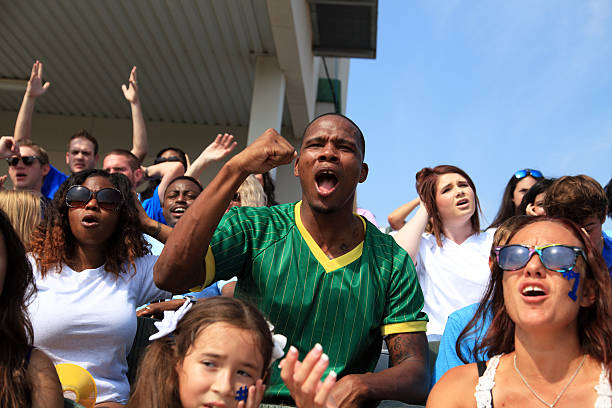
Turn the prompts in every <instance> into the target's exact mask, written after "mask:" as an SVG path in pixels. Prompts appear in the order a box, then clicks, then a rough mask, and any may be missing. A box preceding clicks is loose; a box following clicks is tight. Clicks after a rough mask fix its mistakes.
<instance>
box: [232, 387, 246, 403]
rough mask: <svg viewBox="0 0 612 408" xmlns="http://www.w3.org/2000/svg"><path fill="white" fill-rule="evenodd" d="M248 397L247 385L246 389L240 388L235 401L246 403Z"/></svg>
mask: <svg viewBox="0 0 612 408" xmlns="http://www.w3.org/2000/svg"><path fill="white" fill-rule="evenodd" d="M248 396H249V387H247V386H246V385H245V386H244V387H240V388H238V391H236V397H235V398H234V399H235V400H236V401H244V402H246V400H247V397H248Z"/></svg>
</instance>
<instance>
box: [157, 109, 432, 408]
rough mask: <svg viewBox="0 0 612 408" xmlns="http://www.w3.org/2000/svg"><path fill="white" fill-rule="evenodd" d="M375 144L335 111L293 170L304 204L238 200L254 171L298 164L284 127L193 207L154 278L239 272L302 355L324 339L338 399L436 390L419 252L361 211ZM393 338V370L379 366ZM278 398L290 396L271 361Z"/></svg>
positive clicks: (232, 165) (308, 134)
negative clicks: (368, 145) (356, 203)
mask: <svg viewBox="0 0 612 408" xmlns="http://www.w3.org/2000/svg"><path fill="white" fill-rule="evenodd" d="M364 155H365V141H364V139H363V135H362V133H361V130H359V128H358V127H357V125H355V124H354V123H353V122H352V121H351V120H350V119H348V118H346V117H344V116H342V115H338V114H326V115H323V116H320V117H318V118H316V119H315V120H313V121H312V122H311V123H310V124H309V125H308V126H307V128H306V130H305V132H304V136H303V140H302V146H301V149H300V154H299V156H298V158H297V160H296V162H295V168H294V172H295V175H296V176H297V177H299V178H300V183H301V185H302V201H300V202H297V203H293V204H284V205H279V206H274V207H261V208H248V207H233V208H232V209H231V210H230V211H229V212H228V213H227V214H226V215H225V216H224V215H223V214H224V212H225V209H226V208H227V206H228V203H229V202H230V200H231V199H232V197H233V195H234V193H235V192H236V190H237V189H238V187H239V186H240V184H241V183H242V182H243V181H244V180H245V178H246V177H247V176H248V175H249V174H256V173H264V172H267V171H269V170H271V169H272V168H274V167H276V166H279V165H282V164H287V163H290V162H291V161H292V160H293V159H294V157H295V156H296V152H295V150H294V148H293V146H291V145H290V144H289V142H287V141H286V140H285V139H283V138H282V137H281V136H280V135H279V134H278V133H277V132H276V131H274V130H273V129H268V130H267V131H266V132H264V134H263V135H261V136H260V137H259V138H258V139H257V140H256V141H255V142H253V143H252V144H251V145H250V146H248V147H247V148H246V149H245V150H243V151H242V152H240V153H239V154H237V155H236V156H234V157H233V158H232V159H230V160H229V161H228V162H227V163H226V164H225V166H223V168H222V169H221V171H220V172H219V173H218V174H217V176H216V177H215V179H214V180H213V181H212V182H211V183H210V184H209V185H208V186H207V187H206V189H205V190H204V191H203V192H202V193H201V194H200V196H199V197H198V198H197V199H196V201H195V202H194V203H193V204H192V206H191V207H190V208H189V209H188V210H187V211H186V212H185V214H184V215H183V217H182V218H181V220H180V221H179V222H178V223H177V224H176V226H175V228H174V231H173V232H172V234H171V235H170V238H169V239H168V241H167V243H166V246H165V248H164V251H163V252H162V254H161V256H160V258H159V260H158V261H157V264H156V265H155V282H156V284H157V285H158V286H159V287H160V288H162V289H166V290H170V291H173V292H181V291H183V292H184V291H186V290H187V289H190V288H192V287H193V286H194V285H204V286H205V285H209V284H210V283H211V282H213V281H215V280H219V279H229V278H230V277H232V276H234V275H237V276H238V284H237V286H236V291H235V295H236V296H237V297H241V298H247V299H249V300H251V301H252V302H254V303H255V304H256V305H257V306H258V308H259V309H260V310H261V311H262V312H263V313H264V314H265V315H266V316H267V317H268V319H269V320H270V321H271V322H272V324H273V325H274V326H275V332H277V333H282V334H284V335H285V336H287V338H288V342H289V344H292V345H294V346H295V347H297V349H298V350H299V351H300V357H301V358H303V357H304V355H305V354H306V353H307V352H308V351H309V350H310V349H311V348H312V347H313V346H314V345H315V344H316V343H320V344H321V345H322V346H323V350H324V351H325V352H326V353H327V354H328V356H329V368H328V370H334V371H335V372H336V373H337V374H338V378H340V380H339V381H338V383H337V384H336V385H335V386H334V389H333V391H332V394H333V396H334V399H335V401H336V402H337V403H338V405H339V406H341V407H343V406H359V405H363V404H364V403H365V402H367V401H372V400H383V399H392V400H401V401H404V402H408V403H419V402H423V401H424V400H425V398H426V396H427V390H428V384H429V373H428V368H427V339H426V337H425V329H426V321H427V317H426V315H425V314H424V313H423V312H422V311H421V309H422V307H423V294H422V293H421V289H420V287H419V284H418V282H417V278H416V273H415V270H414V266H413V264H412V261H411V260H410V258H409V256H408V254H407V253H406V252H405V251H404V250H403V249H401V248H400V247H399V246H398V245H397V244H396V243H395V241H394V240H393V238H392V237H390V236H388V235H385V234H383V233H381V232H380V231H378V229H376V227H375V226H374V225H372V224H370V223H369V222H367V221H365V220H364V219H363V218H361V217H360V216H358V215H355V214H353V199H354V196H355V189H356V187H357V184H358V183H361V182H363V181H365V179H366V177H367V175H368V166H367V165H366V164H365V163H364ZM383 337H384V338H385V340H386V342H387V345H388V348H389V352H390V359H391V363H392V367H391V368H389V369H386V370H383V371H381V372H378V373H371V371H372V370H373V369H374V367H375V366H376V362H377V360H378V357H379V355H380V349H381V345H382V339H383ZM271 370H272V372H271V377H270V384H269V386H268V388H267V390H266V398H267V400H268V401H271V402H272V401H276V402H289V403H291V400H290V395H289V390H288V389H287V388H286V387H285V386H284V384H283V382H282V380H281V378H280V374H279V372H280V370H279V369H278V368H277V367H276V365H274V366H272V367H271Z"/></svg>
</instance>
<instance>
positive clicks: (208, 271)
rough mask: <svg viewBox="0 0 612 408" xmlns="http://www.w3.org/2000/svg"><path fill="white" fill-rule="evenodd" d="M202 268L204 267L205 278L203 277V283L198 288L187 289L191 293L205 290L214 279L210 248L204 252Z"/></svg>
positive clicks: (213, 259) (213, 263) (213, 260)
mask: <svg viewBox="0 0 612 408" xmlns="http://www.w3.org/2000/svg"><path fill="white" fill-rule="evenodd" d="M204 266H205V267H206V276H205V277H204V283H203V284H202V285H200V286H194V287H193V288H191V289H189V290H190V291H191V292H200V291H202V290H204V288H207V287H208V286H210V284H211V283H212V281H213V279H214V278H215V256H214V255H213V252H212V248H211V247H210V246H209V247H208V251H206V258H204Z"/></svg>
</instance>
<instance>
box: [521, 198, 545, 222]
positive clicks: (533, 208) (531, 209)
mask: <svg viewBox="0 0 612 408" xmlns="http://www.w3.org/2000/svg"><path fill="white" fill-rule="evenodd" d="M545 199H546V192H543V193H540V194H538V195H537V196H536V197H535V200H533V204H531V203H529V204H527V208H525V213H526V214H527V215H530V216H532V217H535V216H537V215H546V210H544V200H545Z"/></svg>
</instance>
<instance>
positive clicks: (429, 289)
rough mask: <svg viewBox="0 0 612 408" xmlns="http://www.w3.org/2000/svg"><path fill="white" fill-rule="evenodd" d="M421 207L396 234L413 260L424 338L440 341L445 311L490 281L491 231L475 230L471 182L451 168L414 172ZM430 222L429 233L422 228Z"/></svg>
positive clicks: (476, 295) (474, 295)
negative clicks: (423, 315)
mask: <svg viewBox="0 0 612 408" xmlns="http://www.w3.org/2000/svg"><path fill="white" fill-rule="evenodd" d="M416 188H417V192H418V194H419V197H420V200H421V205H420V207H419V209H418V210H417V211H416V213H415V215H414V216H413V217H412V218H411V219H410V221H408V222H407V223H406V224H405V225H404V226H403V227H402V228H401V229H400V230H399V231H398V233H397V234H396V235H395V240H396V241H397V243H398V244H399V245H400V246H401V247H402V248H404V249H405V250H406V251H407V252H408V254H409V255H410V257H411V258H412V260H413V262H414V264H415V266H416V270H417V274H418V277H419V283H420V285H421V288H422V289H423V296H424V297H425V306H424V307H423V310H424V311H425V312H427V315H428V316H429V323H428V324H427V336H428V338H429V339H430V340H433V339H439V337H440V336H441V335H442V333H443V331H444V325H445V324H446V319H447V318H448V315H449V314H451V313H452V312H454V311H455V310H458V309H460V308H462V307H465V306H467V305H470V304H472V303H475V302H477V301H478V300H479V299H480V297H481V295H482V293H483V292H484V289H485V288H486V283H487V282H488V281H489V274H490V272H489V265H488V255H489V250H490V248H491V242H492V240H493V232H494V231H492V230H490V231H485V232H480V220H479V217H478V211H479V210H480V204H479V202H478V196H477V195H476V187H475V186H474V182H473V181H472V179H471V178H470V176H468V175H467V173H466V172H464V171H463V170H461V169H460V168H458V167H455V166H449V165H442V166H437V167H434V168H433V169H432V168H428V167H426V168H424V169H422V170H421V171H419V172H418V173H417V174H416ZM428 224H430V229H429V230H430V231H431V233H429V232H424V231H425V228H426V226H427V225H428Z"/></svg>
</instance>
